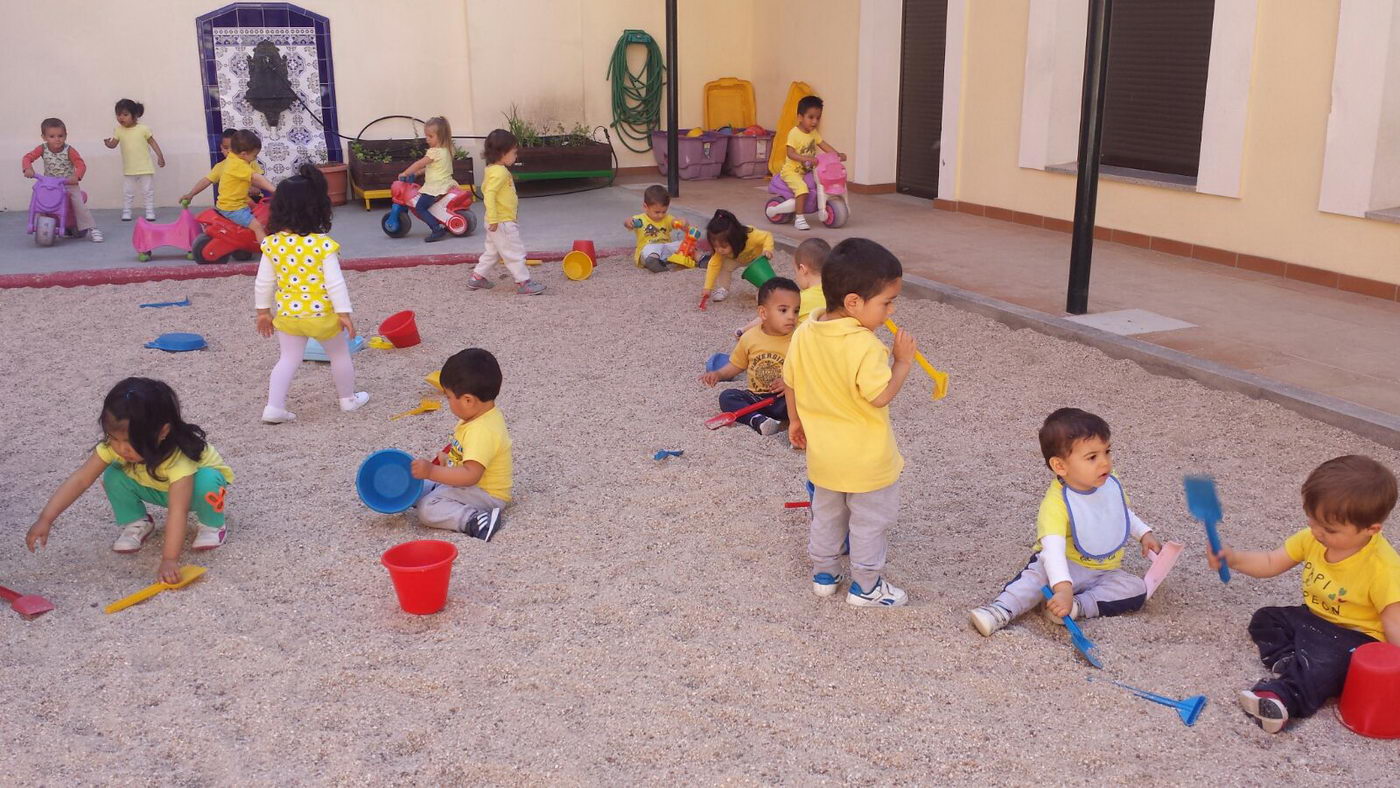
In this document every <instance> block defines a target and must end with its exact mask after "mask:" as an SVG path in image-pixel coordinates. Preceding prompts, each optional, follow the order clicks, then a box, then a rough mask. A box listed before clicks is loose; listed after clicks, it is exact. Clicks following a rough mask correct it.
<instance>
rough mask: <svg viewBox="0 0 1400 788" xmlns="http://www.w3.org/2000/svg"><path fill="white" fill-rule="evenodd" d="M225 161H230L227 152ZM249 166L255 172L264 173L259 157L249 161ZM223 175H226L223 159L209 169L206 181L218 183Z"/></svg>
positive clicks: (205, 177)
mask: <svg viewBox="0 0 1400 788" xmlns="http://www.w3.org/2000/svg"><path fill="white" fill-rule="evenodd" d="M224 161H228V159H227V154H225V159H224ZM248 166H249V167H252V168H253V172H256V173H257V174H259V175H262V174H263V168H262V165H261V164H258V160H257V159H254V160H253V161H251V162H249V163H248ZM223 177H224V162H223V161H221V162H219V163H218V164H215V165H214V169H212V170H210V171H209V174H208V175H206V176H204V179H205V180H206V181H209V182H210V183H213V184H217V183H218V182H219V179H220V178H223ZM250 189H251V184H250Z"/></svg>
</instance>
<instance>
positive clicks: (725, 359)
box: [705, 353, 729, 372]
mask: <svg viewBox="0 0 1400 788" xmlns="http://www.w3.org/2000/svg"><path fill="white" fill-rule="evenodd" d="M728 363H729V354H728V353H716V354H714V355H713V356H710V357H709V358H707V359H705V371H706V372H718V371H720V370H721V369H724V365H725V364H728Z"/></svg>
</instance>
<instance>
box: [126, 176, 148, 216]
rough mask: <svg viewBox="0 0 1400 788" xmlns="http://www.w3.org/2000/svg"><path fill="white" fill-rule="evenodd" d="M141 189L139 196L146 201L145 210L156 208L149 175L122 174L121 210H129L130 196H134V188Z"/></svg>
mask: <svg viewBox="0 0 1400 788" xmlns="http://www.w3.org/2000/svg"><path fill="white" fill-rule="evenodd" d="M137 189H140V190H141V198H142V199H143V200H145V201H146V210H148V211H154V210H155V209H156V190H155V187H154V186H153V185H152V184H151V176H149V175H123V176H122V210H123V211H130V210H131V202H132V198H134V197H135V196H136V190H137Z"/></svg>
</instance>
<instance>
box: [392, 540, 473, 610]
mask: <svg viewBox="0 0 1400 788" xmlns="http://www.w3.org/2000/svg"><path fill="white" fill-rule="evenodd" d="M456 560H457V547H456V545H454V544H452V543H451V542H443V541H441V540H438V539H419V540H418V541H414V542H404V543H403V544H401V545H396V546H394V547H391V548H389V549H388V550H385V551H384V555H383V556H382V557H381V558H380V559H379V561H380V563H382V564H384V568H386V569H388V570H389V579H390V580H393V581H394V591H395V592H397V593H398V595H399V607H401V608H403V612H405V613H412V614H413V615H415V616H426V615H431V614H433V613H436V612H438V611H439V610H442V609H443V608H444V607H446V606H447V584H448V581H449V580H451V579H452V562H453V561H456Z"/></svg>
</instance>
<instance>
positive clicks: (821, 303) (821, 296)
mask: <svg viewBox="0 0 1400 788" xmlns="http://www.w3.org/2000/svg"><path fill="white" fill-rule="evenodd" d="M800 298H801V300H800V301H798V304H797V323H798V325H801V324H802V323H803V322H804V321H806V319H807V317H808V316H809V315H811V314H812V313H813V312H815V311H817V310H818V309H826V293H823V292H822V286H821V285H812V286H811V287H809V288H807V289H806V290H803V291H802V293H801V294H800Z"/></svg>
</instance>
